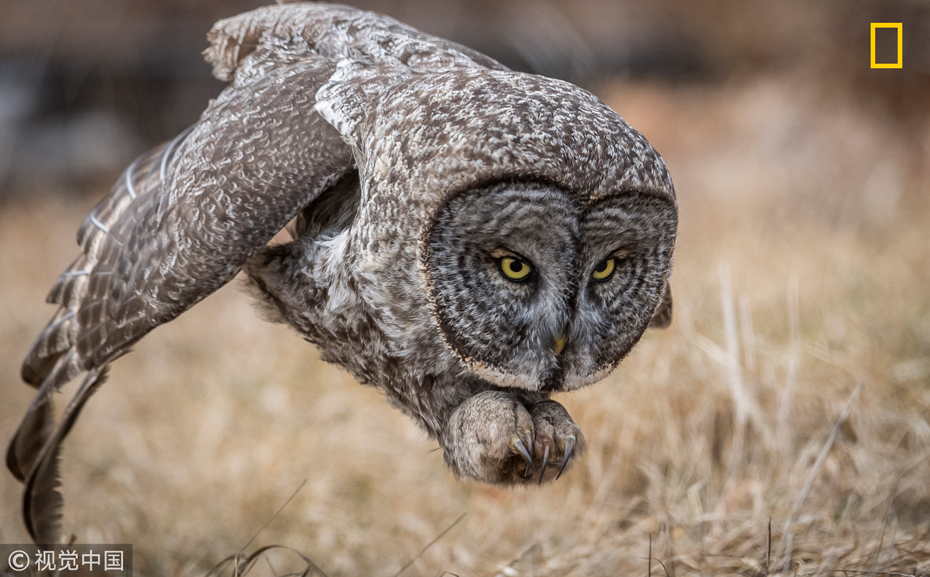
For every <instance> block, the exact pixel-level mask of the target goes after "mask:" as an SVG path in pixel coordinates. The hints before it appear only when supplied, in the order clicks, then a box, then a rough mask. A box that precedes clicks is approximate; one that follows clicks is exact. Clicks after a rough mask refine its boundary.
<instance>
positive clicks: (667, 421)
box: [0, 78, 930, 577]
mask: <svg viewBox="0 0 930 577" xmlns="http://www.w3.org/2000/svg"><path fill="white" fill-rule="evenodd" d="M804 86H806V84H805V83H804V82H801V81H800V80H799V79H797V78H780V79H762V80H754V81H748V82H746V83H743V84H740V85H734V86H730V87H723V88H717V89H713V90H712V89H709V88H700V87H697V88H678V89H670V88H662V87H655V86H652V87H650V86H640V87H629V88H625V89H619V88H611V87H605V88H604V89H603V90H601V91H600V93H601V95H602V96H603V97H604V98H605V99H606V100H607V101H608V102H609V103H611V104H612V105H613V106H614V107H615V108H616V109H617V110H619V111H620V112H621V113H622V114H623V115H624V116H625V117H627V118H628V119H629V120H630V121H631V122H632V123H633V124H634V125H635V126H637V127H638V128H640V129H641V130H642V131H643V132H644V133H645V134H647V135H648V136H649V137H650V139H651V140H652V141H653V142H654V143H655V144H656V146H657V147H658V148H659V150H660V151H661V152H662V153H663V154H664V155H665V156H666V158H667V159H668V161H669V165H670V166H671V168H672V171H673V175H674V176H675V178H676V185H677V188H678V192H679V196H680V200H681V235H680V240H679V248H678V251H677V253H676V264H675V275H674V279H673V288H674V294H675V298H676V319H675V322H674V323H673V325H672V327H671V328H670V329H669V330H667V331H664V332H655V333H649V334H647V336H646V337H645V338H644V339H643V341H642V343H641V344H640V345H639V346H638V347H637V349H636V350H635V351H634V352H633V354H631V355H630V357H629V359H628V360H627V361H625V363H624V365H623V366H622V367H621V369H619V370H618V371H617V372H616V373H615V374H614V375H613V376H611V377H610V378H609V379H607V380H606V381H605V382H602V383H599V384H598V385H596V386H593V387H589V388H588V389H586V390H583V391H580V392H578V393H575V394H572V395H565V396H562V397H560V398H559V400H560V401H562V402H564V404H565V405H566V406H567V407H568V409H569V411H570V412H571V414H572V415H573V416H574V418H575V420H576V421H577V422H578V423H579V424H580V425H581V427H582V429H583V430H584V431H585V434H586V436H587V439H588V447H589V453H588V455H587V456H586V458H585V459H584V460H583V461H582V462H580V463H579V464H578V465H577V466H576V467H575V469H574V470H573V471H572V472H571V473H570V474H568V475H567V476H566V477H564V478H563V479H562V480H560V481H559V482H558V483H555V484H553V485H550V486H547V487H543V488H536V487H533V488H531V489H527V490H509V489H499V488H494V487H488V486H482V485H477V484H475V483H471V482H461V481H457V480H455V479H453V478H452V476H451V474H450V473H449V472H448V471H447V470H446V468H445V466H444V465H443V463H442V456H441V454H440V453H439V452H438V451H435V450H434V449H435V448H436V444H435V443H433V442H431V441H429V440H428V439H427V438H426V437H425V435H423V434H422V433H421V432H420V431H418V430H417V429H416V428H415V427H414V425H413V424H412V423H411V422H410V421H409V420H408V419H407V418H406V417H404V416H402V415H401V414H400V413H398V412H397V411H395V410H392V409H390V408H389V407H388V406H387V405H386V404H385V403H384V402H383V400H382V399H381V398H380V394H379V393H378V392H377V391H374V390H371V389H367V388H365V387H362V386H359V385H357V384H356V383H355V382H353V380H352V379H351V378H350V377H349V376H347V375H346V374H345V373H343V372H342V371H341V370H339V369H338V368H336V367H333V366H329V365H326V364H323V363H321V362H320V361H319V359H318V356H317V354H316V352H315V351H314V350H313V349H312V348H311V347H310V346H308V345H306V344H305V343H303V342H302V341H301V340H299V339H297V338H294V337H293V336H292V335H291V334H290V333H289V331H288V330H287V329H286V328H284V327H282V326H275V325H269V324H265V323H264V322H263V321H261V320H259V319H258V317H257V316H256V315H255V314H254V313H253V311H252V309H251V305H250V304H249V302H248V300H247V298H246V297H245V295H244V294H242V293H241V291H239V290H238V287H227V288H225V289H223V290H222V291H220V292H219V293H218V294H217V295H215V296H214V297H212V298H210V299H208V300H207V301H205V302H204V303H203V304H201V305H200V306H198V307H197V308H196V309H194V310H193V311H191V312H190V313H188V314H186V315H185V316H183V317H182V318H181V319H179V320H178V321H176V322H174V323H172V324H170V325H168V326H166V327H163V328H161V329H159V330H157V331H155V332H154V333H153V334H152V335H150V336H149V337H148V338H147V339H145V340H144V341H143V342H142V343H141V344H140V346H139V347H138V349H137V351H136V352H135V353H134V354H132V355H130V356H128V357H126V358H124V359H122V360H120V361H119V362H118V363H117V364H116V366H115V368H114V370H113V374H112V378H111V380H110V382H109V383H108V384H107V385H106V386H105V387H104V388H103V389H102V391H101V392H100V394H99V395H98V396H97V397H95V398H94V400H93V401H92V402H91V403H90V404H89V406H88V408H87V409H86V411H85V414H84V416H83V418H82V420H81V422H80V423H79V425H78V426H77V427H76V429H75V431H74V432H73V433H72V435H71V437H70V439H69V441H68V443H67V444H66V450H65V463H64V477H65V487H64V490H65V498H66V503H67V505H66V516H65V522H66V528H67V530H69V531H73V532H74V533H75V534H76V535H77V537H78V538H79V539H80V540H81V541H82V542H101V541H102V542H131V543H133V545H134V548H135V565H136V567H135V568H136V572H137V574H138V575H203V574H204V573H205V572H206V571H207V570H209V569H210V568H211V567H213V566H214V565H216V564H217V563H218V562H219V561H220V560H222V559H223V558H224V557H226V556H228V555H232V554H235V553H236V552H237V551H240V549H241V548H242V547H243V545H245V544H246V543H247V542H249V540H250V539H251V538H252V537H253V536H254V535H255V533H256V531H258V530H259V528H260V527H262V525H263V524H264V523H265V522H266V521H267V520H268V519H269V518H271V517H272V516H273V515H274V513H275V511H277V510H278V509H279V508H280V507H281V505H282V504H283V503H284V502H285V501H286V500H287V499H288V497H289V496H291V495H292V494H293V493H294V491H295V490H296V489H297V488H298V487H299V486H300V485H301V483H302V482H303V481H304V480H305V479H306V480H307V482H306V485H304V486H303V488H302V489H301V490H300V491H299V492H298V493H297V494H296V496H295V497H294V498H293V500H292V501H291V502H290V503H289V504H288V505H287V507H285V508H284V509H283V510H282V511H281V513H280V514H279V515H277V517H275V518H274V519H273V521H272V522H271V523H269V524H268V526H267V527H265V528H264V530H263V531H262V532H261V533H260V534H259V535H258V537H257V539H255V541H254V542H252V544H251V545H250V546H249V549H248V551H246V552H249V551H251V550H254V549H256V548H258V547H259V546H262V545H266V544H281V545H285V546H288V547H291V548H293V549H294V550H296V551H299V552H301V553H303V554H304V555H306V556H308V557H309V558H311V559H312V560H313V561H314V562H315V563H316V564H318V565H319V566H320V567H321V568H322V570H323V571H325V572H326V573H327V574H329V575H374V576H385V577H388V576H391V575H394V574H396V573H397V571H398V570H399V569H400V568H401V567H403V566H404V565H405V564H406V563H407V562H408V561H409V560H410V559H411V558H412V557H414V556H415V555H416V554H417V553H418V552H419V551H421V549H423V547H424V545H426V544H427V543H429V542H430V541H431V540H433V539H434V538H435V537H436V536H437V535H439V534H440V532H441V531H442V530H443V529H444V528H446V527H448V526H449V525H450V524H452V522H453V521H454V520H455V519H456V518H458V517H459V516H460V515H461V514H462V513H467V515H466V517H465V518H464V520H462V522H461V523H459V524H458V525H456V526H455V527H454V528H453V529H452V530H451V531H449V532H448V533H447V534H446V535H444V536H443V538H442V539H440V540H438V541H437V542H436V543H435V544H434V545H433V546H432V547H429V548H428V549H427V550H426V551H425V552H424V553H423V554H422V555H421V556H420V557H419V558H418V559H417V560H416V562H414V563H413V564H412V565H411V566H410V567H408V568H407V569H406V571H405V572H404V575H406V576H415V575H424V576H437V575H440V574H443V572H444V571H448V572H449V573H452V574H455V575H460V576H465V575H489V576H490V575H504V576H507V577H512V576H517V575H539V576H543V575H545V576H550V575H551V576H556V575H559V576H561V575H576V576H595V575H646V574H647V571H648V570H649V568H650V567H651V571H652V574H653V575H664V574H666V572H667V573H668V574H669V575H686V574H704V575H722V574H741V575H760V574H765V573H766V571H768V572H769V574H774V573H776V572H778V571H779V570H781V569H783V568H785V567H786V566H788V567H790V573H791V574H799V575H801V574H811V575H815V574H819V575H856V574H869V572H874V571H878V572H885V574H894V573H891V572H898V573H900V574H907V575H928V574H930V482H928V481H930V408H928V407H930V293H928V291H927V289H926V287H927V286H928V283H930V267H928V263H930V228H928V227H927V226H926V222H927V220H928V217H930V206H928V202H927V201H926V199H927V197H928V196H930V195H928V185H927V182H928V180H930V179H928V174H927V172H925V171H926V170H927V169H925V168H923V167H922V166H921V164H920V162H919V161H920V160H921V159H925V158H926V157H927V156H928V151H930V136H928V135H930V130H928V127H927V126H926V125H924V126H919V125H918V126H909V127H906V128H907V129H908V130H907V132H905V130H904V128H905V127H901V126H896V125H893V124H889V123H888V120H887V118H885V117H884V115H883V113H882V111H881V110H880V109H871V108H869V107H867V106H866V105H862V104H857V103H855V102H854V101H852V100H851V99H845V98H842V97H839V96H836V95H831V94H829V93H826V92H820V93H818V92H816V91H815V90H813V89H809V88H804ZM905 134H907V135H908V136H907V137H906V138H905V136H904V135H905ZM915 135H916V136H915ZM921 171H924V172H921ZM89 206H90V202H89V201H87V202H84V201H73V202H71V201H69V202H65V201H63V200H58V199H56V198H55V197H48V198H45V199H40V200H36V201H34V202H19V203H14V204H8V205H7V206H6V207H5V208H4V210H2V211H0V270H2V271H3V273H2V274H3V279H2V283H0V309H2V310H0V314H2V318H3V319H4V321H3V323H2V325H0V343H3V345H4V348H5V350H6V354H5V355H3V358H2V360H0V391H2V393H0V394H2V397H3V399H4V401H3V403H2V406H0V437H3V438H6V437H8V435H9V434H10V433H11V432H12V431H13V429H14V427H15V425H16V423H17V421H18V418H19V416H20V414H21V413H22V411H23V409H24V408H25V406H26V404H27V402H28V400H29V396H30V391H29V390H28V389H27V388H26V387H25V386H22V385H21V384H20V383H19V382H18V379H17V372H18V363H19V360H20V358H21V357H22V355H23V354H24V352H25V350H26V348H27V346H28V344H29V341H30V340H31V338H32V336H33V335H34V334H35V333H36V332H37V331H38V329H39V328H40V326H41V325H42V324H43V322H44V321H45V320H46V317H47V316H48V315H49V314H51V312H52V311H51V310H50V308H49V307H46V306H42V304H41V297H42V295H43V294H44V292H45V290H46V288H47V287H48V286H49V285H50V284H51V281H52V279H53V277H54V275H55V274H57V273H58V271H59V270H60V269H62V268H63V267H64V266H65V265H66V264H67V263H68V261H69V260H70V258H71V257H72V256H73V253H74V246H73V233H74V231H75V229H76V228H77V224H78V222H79V221H80V220H81V219H82V218H83V216H84V214H85V213H86V211H87V210H88V209H89ZM859 383H862V384H863V385H864V387H863V389H862V392H861V394H860V395H859V396H858V398H855V399H853V400H852V402H851V403H850V398H851V396H852V395H853V392H854V390H855V389H856V387H857V385H858V384H859ZM847 406H849V407H850V409H851V411H850V413H849V418H848V420H846V421H845V423H843V424H842V426H839V427H838V428H837V423H838V422H839V421H840V417H841V415H842V413H843V411H844V409H846V407H847ZM831 433H834V434H835V440H833V442H832V443H831V442H828V441H829V439H830V437H831ZM806 483H809V485H807V486H806ZM18 496H19V486H18V485H17V484H15V483H14V482H13V481H12V479H11V478H10V477H9V476H7V475H3V476H2V478H0V498H2V508H0V541H3V542H16V541H22V540H24V539H25V534H24V532H23V530H22V528H21V525H20V522H19V519H18V510H17V509H18ZM770 520H771V541H770V543H769V532H768V529H767V527H768V524H769V521H770ZM789 535H790V541H791V543H792V544H791V547H790V548H791V555H790V557H791V559H790V564H789V565H786V564H785V557H786V550H785V549H786V547H787V543H788V541H789V538H788V537H789ZM650 546H651V555H650ZM769 551H770V553H769ZM269 555H271V556H272V559H271V560H270V563H269V562H266V561H264V560H262V561H260V562H259V563H256V564H255V565H254V568H253V571H254V574H259V573H264V574H268V575H270V574H272V571H273V570H272V568H271V566H272V565H271V563H273V564H274V571H277V572H278V574H280V573H281V572H282V571H283V570H284V568H285V567H287V566H290V567H291V568H293V567H302V566H303V565H304V562H303V561H302V560H301V559H300V558H299V557H298V556H297V555H295V554H292V553H289V552H287V551H284V550H274V551H270V552H269ZM767 559H770V561H767ZM767 563H768V568H767ZM841 569H843V570H845V572H844V571H841ZM230 571H231V570H229V569H227V573H226V574H229V573H230ZM872 574H876V573H872Z"/></svg>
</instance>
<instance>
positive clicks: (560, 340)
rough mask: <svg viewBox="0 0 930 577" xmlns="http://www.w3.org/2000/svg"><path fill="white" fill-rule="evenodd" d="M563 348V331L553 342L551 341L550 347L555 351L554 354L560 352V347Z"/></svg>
mask: <svg viewBox="0 0 930 577" xmlns="http://www.w3.org/2000/svg"><path fill="white" fill-rule="evenodd" d="M564 348H565V332H564V331H563V332H562V334H560V335H559V338H557V339H555V342H554V343H552V349H553V350H554V351H555V354H557V355H560V354H562V349H564Z"/></svg>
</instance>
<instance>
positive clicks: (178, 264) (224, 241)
mask: <svg viewBox="0 0 930 577" xmlns="http://www.w3.org/2000/svg"><path fill="white" fill-rule="evenodd" d="M209 38H210V40H211V42H212V45H211V47H210V48H209V49H208V50H207V51H206V52H205V54H206V56H207V59H208V60H209V61H211V62H212V63H213V64H214V74H215V75H216V76H217V77H219V78H221V79H225V80H232V81H233V84H232V85H231V86H229V87H228V88H227V89H226V90H224V91H223V93H222V94H221V95H220V96H219V98H217V99H216V100H215V101H212V102H211V103H210V106H209V107H208V108H207V110H206V111H205V112H204V114H203V115H202V117H201V119H200V120H199V121H198V122H197V123H196V124H194V125H193V126H192V127H191V128H190V129H188V130H187V131H186V132H184V133H183V134H181V135H180V136H178V137H177V138H176V139H174V140H173V141H172V142H170V143H167V144H165V145H163V146H160V147H158V148H156V149H155V150H153V151H151V152H149V153H147V154H145V155H143V156H142V157H140V158H139V159H137V160H136V161H135V162H133V163H132V165H131V166H130V167H129V168H128V169H127V170H126V171H125V172H124V173H123V175H122V176H121V177H120V179H119V181H118V182H117V183H116V185H115V186H114V187H113V190H112V191H111V193H110V195H109V196H108V197H107V198H106V199H104V200H103V201H102V202H101V203H100V204H98V205H97V206H96V207H95V208H94V210H93V211H92V212H91V214H90V216H88V218H87V220H86V221H85V222H84V224H83V226H82V227H81V229H80V231H79V233H78V242H79V244H80V245H81V247H82V249H83V253H82V254H81V256H79V257H78V258H77V260H75V261H74V263H73V264H72V265H71V267H69V269H68V270H67V271H65V272H64V273H63V274H62V275H61V277H60V278H59V280H58V282H57V283H56V284H55V286H54V287H53V288H52V291H51V293H50V294H49V297H48V300H49V302H51V303H53V304H57V305H58V306H59V308H58V311H57V312H56V313H55V315H54V317H53V318H52V320H51V322H50V323H49V324H48V326H47V327H46V328H45V330H43V331H42V333H41V334H40V335H39V337H38V338H37V339H36V341H35V343H34V345H33V347H32V349H31V350H30V351H29V353H28V355H27V357H26V360H25V362H24V364H23V368H22V377H23V380H25V381H26V382H27V383H29V384H31V385H33V386H34V387H37V388H38V389H39V390H38V392H37V394H36V397H35V399H34V400H33V402H32V404H31V405H30V407H29V409H28V410H27V412H26V415H25V416H24V418H23V421H22V423H21V425H20V427H19V429H18V430H17V432H16V434H15V436H14V437H13V439H12V441H11V443H10V447H9V450H8V452H7V466H8V468H9V469H10V471H11V472H12V473H13V474H14V475H15V476H16V477H17V478H18V479H20V480H21V481H24V482H25V484H26V488H25V493H24V498H23V499H24V500H23V512H24V517H25V522H26V526H27V529H28V530H29V533H30V535H31V536H32V538H33V539H34V540H35V541H36V542H40V543H50V542H54V541H55V540H56V539H57V536H58V532H59V524H60V523H59V521H60V508H61V496H60V495H59V494H58V492H57V485H58V471H57V468H58V464H57V463H58V454H59V445H60V443H61V442H62V440H63V439H64V437H65V435H66V434H67V433H68V431H69V430H70V428H71V426H72V425H73V423H74V422H75V420H76V419H77V416H78V414H79V413H80V410H81V408H82V407H83V405H84V403H85V402H86V401H87V399H88V397H89V396H90V395H91V394H92V393H93V391H94V390H96V389H97V387H98V386H99V384H100V383H101V379H102V376H103V375H104V374H105V371H106V368H107V366H108V365H109V363H111V362H112V361H113V360H115V359H116V358H118V357H119V356H121V355H123V354H125V353H126V352H127V351H128V349H129V347H131V346H132V345H133V344H134V343H135V342H136V341H138V340H139V339H140V338H142V337H143V336H144V335H145V334H146V333H148V332H149V331H150V330H152V329H153V328H154V327H156V326H158V325H160V324H163V323H166V322H168V321H170V320H172V319H174V318H175V317H177V316H178V315H179V314H181V313H182V312H184V311H185V310H187V309H188V308H190V307H191V306H193V305H194V304H196V303H197V302H199V301H200V300H201V299H203V298H204V297H206V296H207V295H209V294H211V293H212V292H213V291H215V290H216V289H218V288H219V287H220V286H222V285H223V284H225V283H226V282H228V281H229V280H230V279H232V278H233V277H234V276H235V275H236V273H237V272H238V271H239V270H240V268H241V267H242V266H243V265H244V264H245V262H246V261H247V260H248V258H249V257H250V256H251V255H252V254H253V253H255V252H256V251H257V250H259V249H260V248H261V247H263V246H264V245H265V244H266V243H267V242H268V241H269V240H270V239H271V238H272V236H274V234H275V233H276V232H278V231H279V230H281V229H282V228H283V227H284V226H285V225H286V224H287V222H288V221H289V220H291V218H293V217H294V216H295V214H297V213H298V212H299V211H300V210H301V209H302V208H303V207H305V206H306V205H307V204H308V203H310V202H311V201H312V200H313V199H314V198H316V197H317V196H318V195H319V194H320V193H321V192H323V191H324V190H326V189H327V188H328V187H330V186H332V185H333V184H334V183H336V182H337V181H338V180H339V179H340V178H341V177H342V176H343V175H344V174H346V173H347V172H348V171H350V170H352V168H353V162H354V161H353V156H352V151H351V149H350V147H349V146H347V145H346V144H345V143H344V142H343V140H342V138H341V137H340V134H339V133H338V132H337V131H336V130H335V129H334V128H333V127H331V126H330V125H329V124H327V123H326V121H324V120H323V118H322V117H321V116H320V115H319V114H318V113H317V112H316V111H315V110H314V105H315V104H316V96H315V94H316V91H317V89H318V88H319V87H320V86H321V85H322V84H323V83H325V82H327V81H328V80H329V79H330V78H331V76H332V75H333V73H334V71H335V70H336V65H337V63H338V62H339V61H344V60H346V59H360V60H365V61H366V62H369V63H373V64H375V65H377V63H378V62H382V61H390V63H391V67H395V68H396V67H397V66H402V67H404V68H406V69H407V70H409V71H411V72H414V73H422V72H430V71H440V70H445V69H449V68H456V67H476V66H479V67H484V66H486V67H493V68H501V66H500V65H499V64H497V63H496V62H494V61H493V60H490V59H488V58H486V57H484V56H482V55H480V54H477V53H475V52H473V51H471V50H468V49H466V48H463V47H461V46H459V45H456V44H453V43H451V42H447V41H445V40H441V39H437V38H432V37H429V36H426V35H424V34H421V33H419V32H417V31H415V30H413V29H411V28H409V27H407V26H404V25H402V24H400V23H398V22H396V21H394V20H391V19H389V18H386V17H383V16H378V15H376V14H371V13H367V12H361V11H358V10H355V9H351V8H348V7H343V6H331V5H325V4H295V5H289V6H272V7H267V8H262V9H258V10H255V11H253V12H249V13H246V14H243V15H240V16H237V17H234V18H230V19H227V20H224V21H221V22H219V23H217V25H216V26H215V27H214V29H213V30H212V31H211V33H210V36H209ZM82 373H86V377H85V380H84V383H83V385H82V386H81V387H80V389H79V390H78V393H77V394H76V395H75V397H74V398H73V400H72V401H71V403H70V404H69V406H68V407H67V409H66V411H65V414H64V416H63V417H62V418H61V420H60V421H59V422H58V423H57V424H55V423H54V422H53V417H52V410H51V396H50V395H51V393H52V392H55V391H57V390H59V389H60V388H61V386H62V385H63V384H65V383H66V382H67V381H69V380H71V379H73V378H75V377H76V376H78V375H79V374H82Z"/></svg>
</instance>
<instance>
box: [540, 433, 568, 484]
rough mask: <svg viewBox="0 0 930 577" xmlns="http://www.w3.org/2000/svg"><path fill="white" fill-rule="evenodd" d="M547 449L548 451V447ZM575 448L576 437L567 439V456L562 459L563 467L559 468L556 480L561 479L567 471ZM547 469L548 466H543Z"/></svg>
mask: <svg viewBox="0 0 930 577" xmlns="http://www.w3.org/2000/svg"><path fill="white" fill-rule="evenodd" d="M546 448H547V449H548V447H546ZM574 448H575V437H573V436H569V437H568V438H566V439H565V456H563V457H562V466H561V467H559V474H558V475H556V476H555V478H556V480H558V479H559V477H561V476H562V473H563V472H564V471H565V465H567V464H568V460H569V458H571V456H572V449H574ZM545 467H546V466H545V465H543V468H544V469H545ZM540 480H542V477H541V476H540Z"/></svg>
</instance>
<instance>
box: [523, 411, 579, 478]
mask: <svg viewBox="0 0 930 577" xmlns="http://www.w3.org/2000/svg"><path fill="white" fill-rule="evenodd" d="M530 411H531V414H532V416H533V431H534V434H533V463H534V464H535V465H537V468H538V470H539V474H538V475H537V476H536V477H535V479H536V483H537V484H541V483H542V482H543V481H555V480H556V479H558V478H559V477H561V476H562V473H563V472H565V470H566V469H568V468H571V464H572V462H573V461H574V460H575V458H576V457H579V456H580V455H582V454H583V453H584V452H585V448H586V444H585V440H584V435H582V434H581V429H579V428H578V425H576V424H575V422H574V421H573V420H572V418H571V417H570V416H569V415H568V411H566V410H565V407H563V406H562V405H560V404H559V403H557V402H555V401H548V400H547V401H540V402H538V403H536V404H535V405H533V407H532V408H531V409H530Z"/></svg>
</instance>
